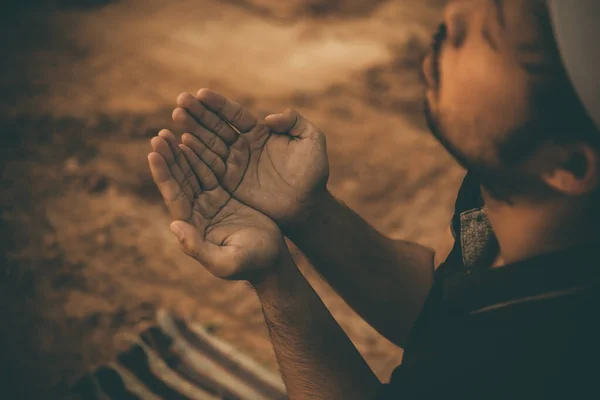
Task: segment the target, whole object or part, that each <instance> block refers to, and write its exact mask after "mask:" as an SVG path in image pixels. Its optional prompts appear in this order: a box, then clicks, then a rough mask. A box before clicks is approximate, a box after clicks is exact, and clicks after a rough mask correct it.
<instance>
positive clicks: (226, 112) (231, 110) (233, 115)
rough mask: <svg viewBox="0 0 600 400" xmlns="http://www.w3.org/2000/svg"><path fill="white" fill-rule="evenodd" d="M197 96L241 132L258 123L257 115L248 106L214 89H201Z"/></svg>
mask: <svg viewBox="0 0 600 400" xmlns="http://www.w3.org/2000/svg"><path fill="white" fill-rule="evenodd" d="M196 98H197V99H198V100H200V101H201V102H202V104H204V105H205V106H206V107H208V108H209V109H210V110H211V111H213V112H215V113H217V114H219V115H220V116H221V117H223V118H224V119H225V121H226V122H227V123H229V124H230V125H231V126H233V127H234V128H235V129H237V130H238V131H239V132H241V133H246V132H249V131H251V130H252V129H253V128H254V127H255V126H256V124H257V123H258V120H257V119H256V117H255V116H254V115H253V114H252V113H251V112H250V111H249V110H248V109H247V108H246V107H244V106H242V105H241V104H239V103H237V102H235V101H232V100H229V99H228V98H227V97H225V96H223V95H222V94H220V93H217V92H215V91H214V90H210V89H200V90H199V91H198V93H197V94H196Z"/></svg>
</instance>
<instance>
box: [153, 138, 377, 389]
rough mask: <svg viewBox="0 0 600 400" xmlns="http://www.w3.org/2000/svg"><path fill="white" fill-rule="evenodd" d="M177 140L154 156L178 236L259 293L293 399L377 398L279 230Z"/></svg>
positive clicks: (208, 263)
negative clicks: (239, 197) (238, 198)
mask: <svg viewBox="0 0 600 400" xmlns="http://www.w3.org/2000/svg"><path fill="white" fill-rule="evenodd" d="M173 139H174V136H173V134H172V133H171V132H170V131H167V130H163V131H161V132H160V133H159V134H158V136H157V137H155V138H153V139H152V146H153V148H154V149H155V150H156V151H155V152H152V153H150V154H149V155H148V161H149V163H150V170H151V172H152V176H153V178H154V181H155V183H156V185H157V186H158V188H159V190H160V192H161V194H162V196H163V199H164V200H165V203H166V204H167V206H168V208H169V212H170V213H171V217H172V218H173V220H174V222H173V223H172V224H171V230H172V231H173V233H174V234H175V235H176V236H177V238H178V239H179V241H180V243H181V248H182V250H183V251H184V252H185V253H186V254H187V255H189V256H190V257H193V258H194V259H196V260H197V261H198V262H199V263H200V264H202V266H204V267H205V268H206V269H207V270H208V271H210V272H211V273H212V274H213V275H215V276H217V277H219V278H223V279H228V280H242V279H243V280H247V281H249V282H250V283H251V284H252V285H253V286H254V287H255V288H256V292H257V294H258V297H259V299H260V300H261V304H262V306H263V312H264V316H265V320H266V322H267V325H268V327H269V332H270V334H271V338H272V341H273V344H274V347H275V352H276V354H277V358H278V361H279V364H280V367H281V372H282V374H283V378H284V381H285V382H286V386H287V391H288V396H289V398H290V399H306V398H311V399H352V398H357V399H363V398H369V397H372V396H373V394H374V393H375V392H376V391H377V389H378V387H379V385H380V382H379V380H378V379H377V378H376V377H375V375H374V374H373V372H372V371H371V369H370V368H369V366H368V365H367V364H366V362H365V361H364V359H363V358H362V357H361V356H360V354H359V353H358V351H357V350H356V348H355V347H354V345H353V344H352V342H350V340H349V339H348V337H347V336H346V335H345V334H344V332H343V331H342V329H341V328H340V326H339V325H338V324H337V323H336V321H335V320H334V319H333V317H332V316H331V314H330V313H329V311H328V310H327V308H326V307H325V305H324V304H323V303H322V302H321V299H320V298H319V297H318V296H317V294H316V293H315V292H314V290H313V289H312V287H311V286H310V285H309V284H308V282H307V281H306V279H305V278H304V277H303V276H302V274H301V273H300V271H299V270H298V268H297V266H296V265H295V264H294V262H293V260H292V257H291V255H290V253H289V251H288V249H287V247H286V245H285V242H284V239H283V236H282V234H281V232H280V231H279V229H278V227H277V225H276V224H275V223H274V222H273V220H271V219H270V218H268V217H267V216H265V215H264V214H262V213H260V212H259V211H257V210H255V209H253V208H250V207H248V206H246V205H244V204H242V203H240V202H239V201H238V200H236V199H234V198H232V197H231V195H230V194H229V193H228V192H226V191H225V190H224V189H223V188H222V187H221V186H220V184H219V183H218V181H217V179H216V177H215V175H214V174H213V172H212V171H211V170H210V169H209V168H208V166H207V165H206V164H204V162H203V161H202V160H201V159H200V158H199V157H198V155H197V154H196V153H194V152H193V151H192V150H191V149H190V148H189V147H187V146H186V145H184V144H181V145H180V146H176V145H173V146H172V145H170V144H172V143H173V142H174V140H173ZM290 326H293V328H292V329H290ZM342 360H343V362H340V361H342Z"/></svg>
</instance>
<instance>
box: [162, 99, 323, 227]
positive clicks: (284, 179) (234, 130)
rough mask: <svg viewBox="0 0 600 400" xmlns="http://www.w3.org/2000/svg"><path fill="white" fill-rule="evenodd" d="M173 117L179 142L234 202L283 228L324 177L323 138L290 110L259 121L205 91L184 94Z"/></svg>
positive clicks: (315, 193) (310, 198)
mask: <svg viewBox="0 0 600 400" xmlns="http://www.w3.org/2000/svg"><path fill="white" fill-rule="evenodd" d="M178 105H179V106H180V107H179V108H177V109H175V111H174V112H173V119H174V120H175V121H176V122H178V123H179V124H180V125H181V126H182V128H183V130H184V132H188V133H185V134H184V135H183V136H182V141H183V143H185V144H186V145H188V146H189V147H190V148H191V149H192V150H193V151H194V152H195V153H196V154H198V156H199V157H200V158H201V159H202V160H204V161H205V162H206V163H207V164H208V165H209V166H210V168H211V169H212V170H213V171H214V173H215V174H216V176H217V179H218V180H219V182H220V183H221V184H222V185H223V187H224V188H225V189H226V190H227V191H228V192H229V193H231V194H232V195H233V196H234V197H235V198H236V199H238V200H240V201H241V202H243V203H246V204H248V205H250V206H251V207H253V208H256V209H257V210H259V211H261V212H263V213H265V214H266V215H268V216H269V217H271V218H273V219H274V220H275V221H276V222H278V223H279V224H280V225H285V224H287V223H289V222H290V221H292V220H294V219H295V218H297V217H298V216H299V214H300V213H302V211H303V210H304V209H306V207H308V206H309V205H310V203H311V201H313V200H314V199H315V198H316V197H318V194H320V192H324V191H325V188H326V184H327V179H328V176H329V165H328V161H327V151H326V144H325V136H324V135H323V133H322V132H321V131H320V130H319V129H317V128H316V127H315V126H314V125H312V124H310V123H309V122H308V121H306V120H304V119H303V118H302V117H301V116H300V115H298V114H297V113H295V112H294V111H292V110H288V111H286V112H285V113H284V114H278V115H274V116H271V119H270V120H269V119H267V123H268V124H267V123H259V122H258V120H257V118H256V117H255V116H254V115H252V114H251V113H250V112H249V111H248V110H247V109H246V108H244V107H242V106H241V105H240V104H238V103H236V102H233V101H231V100H229V99H227V98H225V97H224V96H222V95H220V94H219V93H216V92H214V91H211V90H208V89H202V90H200V91H199V92H198V95H197V97H194V96H192V95H190V94H187V93H184V94H182V95H180V96H179V97H178Z"/></svg>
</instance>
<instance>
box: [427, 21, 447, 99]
mask: <svg viewBox="0 0 600 400" xmlns="http://www.w3.org/2000/svg"><path fill="white" fill-rule="evenodd" d="M447 33H448V32H447V29H446V25H445V24H440V25H439V27H438V30H437V31H436V33H435V34H434V35H433V42H432V44H431V53H430V54H429V55H427V57H425V60H424V61H423V75H424V77H425V81H426V82H427V86H428V87H430V88H437V87H439V83H440V68H439V58H440V52H441V50H442V44H443V42H444V40H445V39H446V37H447Z"/></svg>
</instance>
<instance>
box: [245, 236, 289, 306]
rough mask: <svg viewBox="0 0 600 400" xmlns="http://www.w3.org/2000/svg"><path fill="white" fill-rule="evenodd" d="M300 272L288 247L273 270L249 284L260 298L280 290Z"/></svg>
mask: <svg viewBox="0 0 600 400" xmlns="http://www.w3.org/2000/svg"><path fill="white" fill-rule="evenodd" d="M296 273H300V272H299V271H298V267H297V266H296V263H295V262H294V259H293V258H292V255H291V254H290V252H289V250H288V249H287V247H286V248H285V250H284V251H282V254H281V257H280V258H279V260H278V261H277V263H276V265H274V266H273V268H271V269H269V270H268V271H266V272H265V273H264V274H262V275H261V276H260V277H256V278H255V279H252V280H249V281H248V283H249V284H250V286H252V287H253V288H254V289H255V290H256V292H257V294H258V295H259V297H260V296H261V295H262V294H263V293H266V292H271V291H273V290H275V289H278V288H279V289H280V288H281V286H282V284H283V283H284V282H288V281H290V279H292V280H293V276H294V275H295V274H296Z"/></svg>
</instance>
